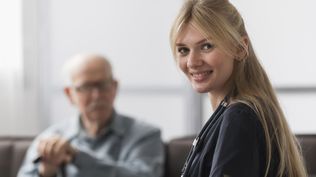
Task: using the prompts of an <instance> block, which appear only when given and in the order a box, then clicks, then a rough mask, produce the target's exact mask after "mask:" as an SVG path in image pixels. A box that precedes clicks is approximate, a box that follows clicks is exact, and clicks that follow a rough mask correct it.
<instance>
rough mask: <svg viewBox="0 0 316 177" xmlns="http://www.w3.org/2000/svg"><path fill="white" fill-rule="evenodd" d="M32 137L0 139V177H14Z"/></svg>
mask: <svg viewBox="0 0 316 177" xmlns="http://www.w3.org/2000/svg"><path fill="white" fill-rule="evenodd" d="M32 140H33V138H32V137H0V173H1V175H0V176H1V177H16V175H17V172H18V170H19V168H20V166H21V163H22V161H23V159H24V155H25V152H26V150H27V148H28V147H29V145H30V144H31V142H32Z"/></svg>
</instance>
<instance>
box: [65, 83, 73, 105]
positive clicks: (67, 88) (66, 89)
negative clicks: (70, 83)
mask: <svg viewBox="0 0 316 177" xmlns="http://www.w3.org/2000/svg"><path fill="white" fill-rule="evenodd" d="M64 93H65V95H66V96H67V98H68V100H69V101H70V103H71V104H75V103H74V100H73V97H72V93H71V88H70V87H65V88H64Z"/></svg>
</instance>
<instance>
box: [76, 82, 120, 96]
mask: <svg viewBox="0 0 316 177" xmlns="http://www.w3.org/2000/svg"><path fill="white" fill-rule="evenodd" d="M113 82H114V81H113V80H112V79H110V80H105V81H101V82H94V83H86V84H83V85H80V86H75V87H74V88H75V90H76V91H77V92H79V93H84V94H89V93H91V92H92V91H93V90H94V89H97V90H98V91H100V92H105V91H109V90H110V89H111V87H112V85H113Z"/></svg>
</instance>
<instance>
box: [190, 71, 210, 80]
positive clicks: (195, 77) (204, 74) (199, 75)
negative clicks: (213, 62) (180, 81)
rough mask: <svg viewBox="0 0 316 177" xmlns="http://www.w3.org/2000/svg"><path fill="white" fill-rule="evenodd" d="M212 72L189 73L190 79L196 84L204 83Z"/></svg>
mask: <svg viewBox="0 0 316 177" xmlns="http://www.w3.org/2000/svg"><path fill="white" fill-rule="evenodd" d="M212 73H213V71H212V70H211V71H203V72H191V73H190V74H191V76H192V79H193V80H194V81H196V82H201V81H204V80H205V79H207V78H208V77H209V75H211V74H212Z"/></svg>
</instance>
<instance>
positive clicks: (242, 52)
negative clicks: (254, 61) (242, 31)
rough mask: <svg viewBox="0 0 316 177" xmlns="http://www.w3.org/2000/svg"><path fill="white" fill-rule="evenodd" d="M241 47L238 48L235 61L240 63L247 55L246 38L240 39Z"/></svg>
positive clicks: (247, 42) (247, 40)
mask: <svg viewBox="0 0 316 177" xmlns="http://www.w3.org/2000/svg"><path fill="white" fill-rule="evenodd" d="M240 42H241V46H240V47H239V48H238V51H237V58H236V59H237V60H238V61H242V60H244V59H246V58H247V56H248V55H249V39H248V36H242V37H241V41H240Z"/></svg>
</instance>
